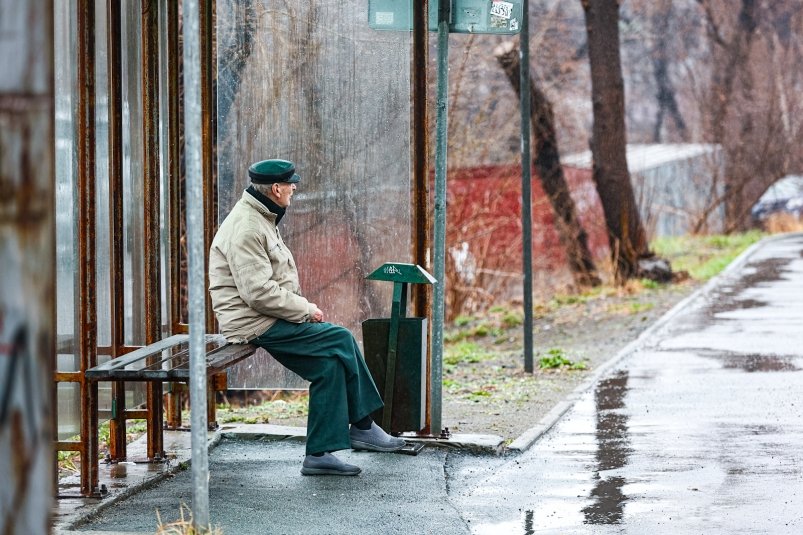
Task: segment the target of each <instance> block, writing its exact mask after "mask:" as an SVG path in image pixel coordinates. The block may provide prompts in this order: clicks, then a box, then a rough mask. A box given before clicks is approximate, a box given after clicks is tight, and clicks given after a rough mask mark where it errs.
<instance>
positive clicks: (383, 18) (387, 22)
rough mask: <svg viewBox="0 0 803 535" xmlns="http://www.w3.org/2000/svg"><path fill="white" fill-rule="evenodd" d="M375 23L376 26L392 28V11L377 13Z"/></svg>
mask: <svg viewBox="0 0 803 535" xmlns="http://www.w3.org/2000/svg"><path fill="white" fill-rule="evenodd" d="M375 21H376V25H377V26H392V25H393V11H377V12H376V16H375Z"/></svg>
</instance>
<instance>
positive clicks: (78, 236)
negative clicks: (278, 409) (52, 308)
mask: <svg viewBox="0 0 803 535" xmlns="http://www.w3.org/2000/svg"><path fill="white" fill-rule="evenodd" d="M425 5H426V4H425ZM200 7H201V9H200V15H199V28H200V35H199V38H200V44H201V50H200V72H199V76H198V77H197V79H189V80H186V79H185V78H184V77H183V76H182V72H183V68H184V66H183V63H182V53H181V50H182V40H183V39H184V32H183V27H182V24H181V12H182V2H181V1H180V0H179V1H174V0H132V1H129V2H117V1H114V0H109V1H107V2H101V1H99V0H65V1H63V2H56V3H55V12H54V44H55V46H54V55H55V57H54V65H55V141H56V151H55V168H56V173H55V186H56V187H55V191H56V194H55V214H56V216H55V219H56V238H55V241H56V255H57V258H56V295H55V301H56V334H57V342H56V345H57V350H56V360H55V381H56V396H57V406H58V414H57V418H56V431H55V434H56V449H57V450H58V451H77V452H79V453H80V461H81V462H80V488H79V489H70V488H60V489H59V492H60V494H61V495H81V496H102V495H103V489H101V488H99V487H98V470H99V463H98V458H99V453H100V447H99V436H98V429H99V425H100V424H101V423H103V422H105V421H108V422H109V436H108V439H106V440H107V445H106V448H104V449H105V452H106V456H105V462H109V463H114V462H117V461H121V460H125V459H127V454H126V445H127V444H126V442H127V441H126V425H127V422H129V421H130V420H132V419H144V420H145V421H146V422H147V455H146V458H144V459H136V460H137V461H143V462H152V463H158V462H161V461H162V460H163V459H164V445H163V443H162V431H163V428H164V426H165V425H166V426H168V427H172V428H177V427H181V426H182V421H181V416H180V412H181V411H180V407H181V396H182V390H183V389H182V387H181V385H178V384H171V383H164V384H163V383H161V382H154V381H148V382H124V381H114V382H100V383H97V382H93V381H89V380H87V378H86V372H87V370H89V369H91V368H93V367H95V366H97V365H98V364H101V363H103V362H106V361H108V360H110V359H113V358H117V357H120V356H123V355H127V354H130V353H132V352H133V351H136V350H138V349H139V348H142V347H145V346H150V345H153V344H157V343H159V342H160V341H161V340H164V339H166V338H168V337H171V336H174V335H176V334H182V333H187V331H188V327H187V318H188V301H187V245H188V244H187V229H186V223H185V222H186V200H187V199H186V198H185V184H186V181H187V180H188V177H187V176H186V173H185V154H184V148H185V139H186V138H187V136H188V135H189V134H190V132H186V131H185V129H184V125H183V121H182V117H183V115H182V114H183V111H184V109H183V108H184V95H185V87H184V85H185V83H186V84H189V83H192V84H197V87H198V88H199V89H200V94H201V116H202V121H201V131H200V132H198V133H197V134H198V135H199V136H200V139H201V146H202V155H201V174H202V176H201V177H192V178H193V179H200V180H202V182H203V196H202V197H203V198H202V202H203V207H204V221H203V230H204V232H203V236H204V250H205V251H207V252H208V250H209V245H210V243H211V239H212V237H213V235H214V232H215V230H216V228H217V225H218V224H219V222H220V221H222V219H223V218H225V216H226V215H227V213H228V211H229V210H230V209H231V207H232V206H233V204H234V203H235V202H236V201H237V200H238V198H239V197H240V195H241V194H242V191H243V189H244V188H245V187H246V186H247V184H248V183H247V172H246V170H247V167H248V165H249V164H250V163H251V162H253V161H257V160H261V159H266V158H285V159H289V160H293V161H294V162H296V165H297V169H298V173H299V174H300V175H301V176H302V182H301V184H300V185H299V186H300V187H299V190H298V193H297V194H296V196H295V200H294V204H293V206H292V207H291V209H290V210H289V211H288V215H287V216H286V218H285V219H284V220H283V221H282V227H283V235H284V236H285V238H286V241H287V242H288V243H289V244H290V246H291V247H292V249H293V251H294V255H295V256H296V260H297V262H298V264H299V268H300V274H301V283H302V288H303V289H304V291H305V294H306V295H307V296H308V297H309V298H310V299H311V300H312V301H313V302H315V303H317V304H318V305H319V307H320V308H321V309H322V310H324V311H326V313H327V316H328V318H330V319H331V321H334V322H337V323H341V324H343V325H345V326H347V327H348V328H350V329H352V330H353V331H358V330H359V324H360V321H361V320H363V319H365V318H368V317H370V316H377V315H382V314H384V313H386V312H387V309H388V306H389V304H390V293H389V292H390V288H389V287H388V286H387V285H382V284H376V283H372V282H370V281H366V280H365V276H366V275H368V274H369V273H371V271H373V269H374V268H376V267H377V266H379V265H381V264H382V263H383V262H386V261H388V260H393V261H401V262H413V263H417V264H421V265H423V266H426V265H427V251H428V248H429V241H428V240H429V238H428V227H429V217H430V215H429V193H428V188H427V153H428V150H427V146H428V143H427V138H426V131H427V128H426V115H427V113H426V109H427V101H426V87H427V83H426V40H427V39H426V32H425V31H424V30H423V28H422V27H421V26H423V25H420V26H419V27H417V29H416V31H415V32H412V33H411V32H409V31H401V32H399V31H395V32H378V31H375V30H374V29H372V28H370V27H369V25H368V14H367V10H366V5H365V2H361V1H357V0H349V1H346V2H341V1H338V2H332V1H326V0H315V1H313V2H301V3H285V2H275V1H272V0H245V1H243V0H204V1H201V2H200ZM415 15H416V16H419V17H421V18H423V14H420V13H416V14H415ZM185 80H186V81H185ZM192 134H195V132H192ZM424 291H426V290H425V288H424V287H420V288H419V289H416V293H417V295H414V303H415V308H416V314H417V315H424V316H426V315H427V310H426V309H427V298H426V297H425V294H424V293H423V292H424ZM205 309H206V325H205V328H206V332H208V333H214V332H216V326H215V322H214V317H213V314H212V312H211V307H210V303H209V301H208V298H207V302H206V306H205ZM214 379H215V380H214V381H212V383H213V384H212V386H211V387H210V388H213V387H217V388H218V389H225V388H231V389H238V388H249V389H261V388H303V387H304V385H303V383H300V382H299V381H298V380H297V378H294V377H291V376H287V375H285V373H284V371H283V369H281V368H279V365H278V364H277V363H275V362H274V361H272V359H271V358H270V357H269V356H268V355H266V354H259V353H258V354H256V355H254V356H253V357H250V358H249V359H248V361H247V365H238V366H235V367H234V368H231V369H230V371H229V372H228V374H227V375H222V376H219V377H215V378H214ZM210 413H211V414H210V415H209V420H210V421H212V422H213V421H214V403H212V404H211V405H210ZM422 432H423V433H426V432H427V429H426V428H425V429H423V430H422ZM129 460H131V459H129Z"/></svg>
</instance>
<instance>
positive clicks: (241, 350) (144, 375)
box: [85, 334, 257, 460]
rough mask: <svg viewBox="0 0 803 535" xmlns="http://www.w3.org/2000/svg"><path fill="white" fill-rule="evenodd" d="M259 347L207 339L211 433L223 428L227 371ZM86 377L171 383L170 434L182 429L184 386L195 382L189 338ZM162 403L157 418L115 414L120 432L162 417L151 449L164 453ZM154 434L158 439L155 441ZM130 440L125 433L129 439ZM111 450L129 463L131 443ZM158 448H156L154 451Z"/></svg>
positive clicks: (113, 362) (165, 343)
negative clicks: (220, 412)
mask: <svg viewBox="0 0 803 535" xmlns="http://www.w3.org/2000/svg"><path fill="white" fill-rule="evenodd" d="M256 350H257V346H255V345H252V344H230V343H228V342H227V341H226V339H225V338H224V337H223V336H222V335H219V334H209V335H206V350H205V352H206V373H207V377H208V378H209V379H210V380H209V381H208V384H209V388H208V389H207V396H208V397H207V411H208V412H207V419H208V422H209V428H210V429H214V428H216V427H217V422H216V416H215V396H214V394H215V392H216V391H221V390H225V389H226V379H227V378H226V374H225V373H224V372H225V371H226V369H227V368H229V367H230V366H233V365H234V364H237V363H238V362H240V361H241V360H243V359H246V358H248V357H250V356H251V355H253V354H254V353H255V352H256ZM85 377H86V378H87V379H88V380H90V381H93V382H98V381H110V382H120V383H119V384H122V383H123V382H143V381H144V382H160V383H165V382H166V383H169V385H170V386H171V389H170V390H169V392H168V396H167V398H168V403H167V406H166V409H167V414H166V416H167V418H166V419H167V428H169V429H179V428H181V391H182V390H185V387H184V385H182V384H181V383H188V382H189V380H190V350H189V335H187V334H177V335H173V336H170V337H168V338H165V339H164V340H160V341H159V342H156V343H153V344H150V345H147V346H144V347H140V348H137V349H135V350H134V351H131V352H130V353H126V354H125V355H122V356H120V357H117V358H115V359H112V360H109V361H108V362H105V363H103V364H100V365H98V366H95V367H93V368H90V369H89V370H87V371H86V373H85ZM162 406H163V405H162V401H161V399H160V400H159V401H158V402H157V404H156V406H155V409H154V410H155V411H156V413H153V412H152V411H151V410H145V411H142V410H126V409H125V408H124V407H123V409H122V410H119V409H115V408H114V406H113V408H112V420H114V421H115V422H113V423H114V424H115V426H118V427H120V428H122V429H124V428H125V420H127V419H132V418H146V419H149V421H150V419H151V418H153V417H154V415H155V414H158V415H159V416H158V417H157V418H156V420H155V421H153V422H151V423H153V428H152V429H151V426H150V425H149V430H148V444H149V446H148V448H149V451H150V450H151V449H153V450H154V451H156V452H158V451H161V445H162V444H163V442H164V441H163V438H162V437H163V435H162V433H163V429H164V426H163V421H164V420H163V419H162ZM152 433H154V435H153V436H152ZM123 437H124V433H123ZM122 440H123V442H122V443H119V445H117V446H114V447H112V448H110V450H113V453H112V454H111V456H110V458H109V457H107V458H109V459H110V460H111V459H114V458H118V459H119V458H124V457H125V441H124V439H122ZM152 444H153V446H151V445H152ZM157 455H158V454H157Z"/></svg>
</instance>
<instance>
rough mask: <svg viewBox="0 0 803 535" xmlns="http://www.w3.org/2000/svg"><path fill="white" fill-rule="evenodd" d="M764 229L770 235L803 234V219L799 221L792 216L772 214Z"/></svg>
mask: <svg viewBox="0 0 803 535" xmlns="http://www.w3.org/2000/svg"><path fill="white" fill-rule="evenodd" d="M764 228H765V229H766V230H767V232H769V233H770V234H777V233H780V232H803V219H799V218H797V217H795V216H793V215H792V214H772V215H771V216H769V217H768V218H767V220H766V221H765V222H764Z"/></svg>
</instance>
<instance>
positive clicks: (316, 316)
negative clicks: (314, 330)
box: [310, 308, 323, 323]
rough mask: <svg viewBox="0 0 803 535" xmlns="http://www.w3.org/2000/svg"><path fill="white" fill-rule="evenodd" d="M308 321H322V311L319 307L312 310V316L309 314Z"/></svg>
mask: <svg viewBox="0 0 803 535" xmlns="http://www.w3.org/2000/svg"><path fill="white" fill-rule="evenodd" d="M310 321H311V322H313V323H320V322H322V321H323V312H322V311H321V309H320V308H316V309H315V312H313V313H312V316H310Z"/></svg>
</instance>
